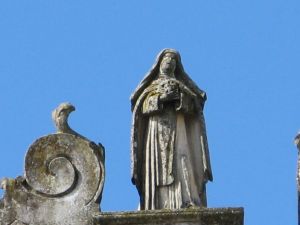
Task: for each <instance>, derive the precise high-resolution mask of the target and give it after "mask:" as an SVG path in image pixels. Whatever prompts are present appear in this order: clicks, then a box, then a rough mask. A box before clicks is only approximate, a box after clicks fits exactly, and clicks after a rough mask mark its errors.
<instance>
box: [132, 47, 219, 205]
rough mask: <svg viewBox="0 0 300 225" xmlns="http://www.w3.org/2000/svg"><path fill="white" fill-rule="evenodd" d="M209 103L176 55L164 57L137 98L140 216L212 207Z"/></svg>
mask: <svg viewBox="0 0 300 225" xmlns="http://www.w3.org/2000/svg"><path fill="white" fill-rule="evenodd" d="M205 100H206V94H205V92H204V91H202V90H200V89H199V88H198V87H197V85H196V84H195V83H194V82H193V81H192V80H191V79H190V78H189V76H188V74H187V73H186V72H185V71H184V69H183V66H182V64H181V58H180V55H179V53H178V52H177V51H175V50H173V49H165V50H163V51H162V52H160V53H159V55H158V56H157V59H156V62H155V63H154V65H153V67H152V68H151V70H150V71H149V72H148V73H147V74H146V76H145V78H144V79H143V80H142V82H141V83H140V84H139V86H138V87H137V89H136V90H135V91H134V93H133V94H132V96H131V105H132V111H133V126H132V134H131V156H132V182H133V184H135V185H136V188H137V190H138V192H139V195H140V209H141V210H154V209H178V208H186V207H193V206H204V207H205V206H206V205H207V202H206V191H205V184H206V183H207V181H208V180H210V181H212V179H213V177H212V172H211V166H210V159H209V151H208V144H207V137H206V129H205V121H204V116H203V107H204V103H205Z"/></svg>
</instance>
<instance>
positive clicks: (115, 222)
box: [94, 208, 244, 225]
mask: <svg viewBox="0 0 300 225" xmlns="http://www.w3.org/2000/svg"><path fill="white" fill-rule="evenodd" d="M94 224H95V225H99V224H101V225H142V224H143V225H157V224H160V225H171V224H172V225H174V224H178V225H179V224H193V225H243V224H244V209H243V208H191V209H181V210H153V211H134V212H133V211H132V212H103V213H100V214H98V215H95V216H94Z"/></svg>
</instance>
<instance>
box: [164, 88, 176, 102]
mask: <svg viewBox="0 0 300 225" xmlns="http://www.w3.org/2000/svg"><path fill="white" fill-rule="evenodd" d="M179 98H180V95H179V91H178V89H175V90H172V91H170V92H168V93H163V94H161V95H160V97H159V100H160V101H162V102H171V101H176V100H179Z"/></svg>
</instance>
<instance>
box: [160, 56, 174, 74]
mask: <svg viewBox="0 0 300 225" xmlns="http://www.w3.org/2000/svg"><path fill="white" fill-rule="evenodd" d="M175 68H176V58H175V55H174V54H172V53H167V54H165V55H164V57H163V58H162V60H161V63H160V72H161V73H163V74H170V75H171V74H173V73H174V71H175Z"/></svg>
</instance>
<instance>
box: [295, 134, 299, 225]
mask: <svg viewBox="0 0 300 225" xmlns="http://www.w3.org/2000/svg"><path fill="white" fill-rule="evenodd" d="M295 144H296V146H297V148H298V160H297V177H296V181H297V190H298V224H299V225H300V133H298V134H297V136H296V137H295Z"/></svg>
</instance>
